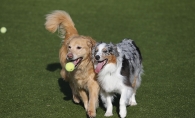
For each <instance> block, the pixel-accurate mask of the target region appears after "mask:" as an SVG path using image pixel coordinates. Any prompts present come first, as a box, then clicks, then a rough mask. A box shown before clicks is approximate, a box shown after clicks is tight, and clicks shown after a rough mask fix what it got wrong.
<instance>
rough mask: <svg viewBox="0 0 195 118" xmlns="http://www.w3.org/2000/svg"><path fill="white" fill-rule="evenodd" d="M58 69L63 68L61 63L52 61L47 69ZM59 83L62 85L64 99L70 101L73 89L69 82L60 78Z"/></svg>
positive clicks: (52, 70)
mask: <svg viewBox="0 0 195 118" xmlns="http://www.w3.org/2000/svg"><path fill="white" fill-rule="evenodd" d="M58 69H60V70H61V69H62V67H61V64H60V63H51V64H48V65H47V67H46V70H48V71H51V72H54V71H56V70H58ZM58 85H59V87H60V91H61V92H62V93H63V94H64V96H65V97H64V98H63V99H64V100H66V101H68V100H71V99H72V91H71V88H70V86H69V84H68V82H66V81H64V80H63V79H62V78H58Z"/></svg>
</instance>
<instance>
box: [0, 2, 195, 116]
mask: <svg viewBox="0 0 195 118" xmlns="http://www.w3.org/2000/svg"><path fill="white" fill-rule="evenodd" d="M0 8H1V10H0V27H3V26H4V27H6V28H7V30H8V31H7V32H6V33H5V34H0V118H28V117H29V118H86V113H85V110H84V108H83V106H82V104H74V103H73V102H72V100H71V91H70V88H69V86H68V84H67V83H65V82H63V81H62V79H61V78H60V74H59V72H60V68H61V67H60V65H59V58H58V51H59V48H60V42H61V39H60V38H58V36H57V34H51V33H49V32H48V31H46V30H45V27H44V23H45V15H46V14H48V13H50V12H51V11H53V10H57V9H60V10H65V11H67V12H68V13H69V14H70V15H71V17H72V19H73V21H74V23H75V26H76V28H77V29H78V31H79V33H80V34H82V35H88V36H91V37H93V38H94V39H96V40H97V41H105V42H114V43H118V42H120V41H121V40H122V39H123V38H131V39H133V40H135V42H136V44H137V45H138V46H139V47H140V50H141V52H142V56H143V65H144V70H145V74H144V75H143V76H142V85H141V87H140V88H139V89H138V92H137V96H136V99H137V102H138V105H137V106H134V107H128V108H127V110H128V114H127V118H193V117H195V109H194V108H195V51H194V49H195V13H194V12H195V1H194V0H186V1H182V0H169V1H168V0H158V1H156V0H123V1H118V0H98V1H92V0H91V1H90V0H79V1H78V0H71V1H70V0H69V1H68V0H58V1H56V0H26V1H25V0H15V1H14V0H1V2H0ZM117 104H118V103H115V104H114V109H113V113H114V115H113V116H112V117H111V118H118V107H117V106H118V105H117ZM104 113H105V109H104V108H103V107H102V106H100V107H99V108H98V109H97V118H103V117H104Z"/></svg>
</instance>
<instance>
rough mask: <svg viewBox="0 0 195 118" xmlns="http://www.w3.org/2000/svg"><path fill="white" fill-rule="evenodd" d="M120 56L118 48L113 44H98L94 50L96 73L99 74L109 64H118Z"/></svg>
mask: <svg viewBox="0 0 195 118" xmlns="http://www.w3.org/2000/svg"><path fill="white" fill-rule="evenodd" d="M118 56H119V54H118V51H117V46H115V45H113V44H112V43H110V44H106V43H97V44H96V46H95V48H94V49H93V58H94V59H93V60H94V66H95V72H96V73H99V72H100V71H101V70H102V69H103V68H104V66H105V65H107V64H116V63H117V57H118Z"/></svg>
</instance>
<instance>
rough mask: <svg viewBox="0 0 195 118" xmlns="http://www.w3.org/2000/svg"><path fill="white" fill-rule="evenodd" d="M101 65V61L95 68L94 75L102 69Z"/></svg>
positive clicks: (102, 63)
mask: <svg viewBox="0 0 195 118" xmlns="http://www.w3.org/2000/svg"><path fill="white" fill-rule="evenodd" d="M103 65H104V62H103V61H102V62H100V63H98V64H97V66H96V68H95V72H96V73H99V72H100V70H101V69H102V67H103Z"/></svg>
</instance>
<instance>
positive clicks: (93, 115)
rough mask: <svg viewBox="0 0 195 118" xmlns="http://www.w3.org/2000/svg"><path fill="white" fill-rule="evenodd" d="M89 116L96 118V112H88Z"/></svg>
mask: <svg viewBox="0 0 195 118" xmlns="http://www.w3.org/2000/svg"><path fill="white" fill-rule="evenodd" d="M87 114H88V116H89V117H90V118H95V117H96V111H93V110H88V112H87Z"/></svg>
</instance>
